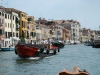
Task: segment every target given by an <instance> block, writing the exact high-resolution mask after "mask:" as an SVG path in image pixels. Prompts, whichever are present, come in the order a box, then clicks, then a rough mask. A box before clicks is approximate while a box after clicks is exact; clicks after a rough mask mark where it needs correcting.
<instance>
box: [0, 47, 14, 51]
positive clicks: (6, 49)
mask: <svg viewBox="0 0 100 75" xmlns="http://www.w3.org/2000/svg"><path fill="white" fill-rule="evenodd" d="M14 49H15V48H14V47H10V46H9V47H1V51H14Z"/></svg>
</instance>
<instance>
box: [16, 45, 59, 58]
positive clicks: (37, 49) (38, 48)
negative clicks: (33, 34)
mask: <svg viewBox="0 0 100 75" xmlns="http://www.w3.org/2000/svg"><path fill="white" fill-rule="evenodd" d="M57 52H59V48H58V47H55V46H51V48H50V49H48V48H47V46H46V45H41V44H40V45H39V44H38V45H36V44H34V45H32V44H23V43H18V44H17V45H16V46H15V53H16V54H17V55H18V56H19V57H21V58H29V57H47V56H51V55H55V54H56V53H57Z"/></svg>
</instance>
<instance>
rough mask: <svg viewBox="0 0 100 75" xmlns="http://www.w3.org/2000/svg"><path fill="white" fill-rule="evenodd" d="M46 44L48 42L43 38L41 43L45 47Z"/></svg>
mask: <svg viewBox="0 0 100 75" xmlns="http://www.w3.org/2000/svg"><path fill="white" fill-rule="evenodd" d="M45 44H46V41H45V40H44V39H42V41H41V45H42V46H43V48H45Z"/></svg>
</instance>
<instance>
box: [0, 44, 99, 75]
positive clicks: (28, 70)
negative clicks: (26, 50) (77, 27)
mask: <svg viewBox="0 0 100 75" xmlns="http://www.w3.org/2000/svg"><path fill="white" fill-rule="evenodd" d="M74 66H79V67H80V69H82V70H83V69H86V70H87V71H88V72H89V73H90V75H100V48H97V49H96V48H92V47H91V46H84V45H83V44H79V45H66V46H65V47H64V48H63V49H61V50H60V52H59V53H58V54H57V55H54V56H51V57H47V58H42V59H33V58H30V59H20V58H19V57H18V56H17V55H15V53H14V51H4V52H3V51H0V75H56V74H57V73H58V72H60V71H62V70H63V69H68V70H72V69H73V67H74Z"/></svg>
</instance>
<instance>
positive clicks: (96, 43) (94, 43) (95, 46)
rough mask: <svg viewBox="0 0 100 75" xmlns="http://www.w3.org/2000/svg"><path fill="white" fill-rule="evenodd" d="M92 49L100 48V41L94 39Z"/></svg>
mask: <svg viewBox="0 0 100 75" xmlns="http://www.w3.org/2000/svg"><path fill="white" fill-rule="evenodd" d="M92 47H93V48H100V39H94V41H93V45H92Z"/></svg>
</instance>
